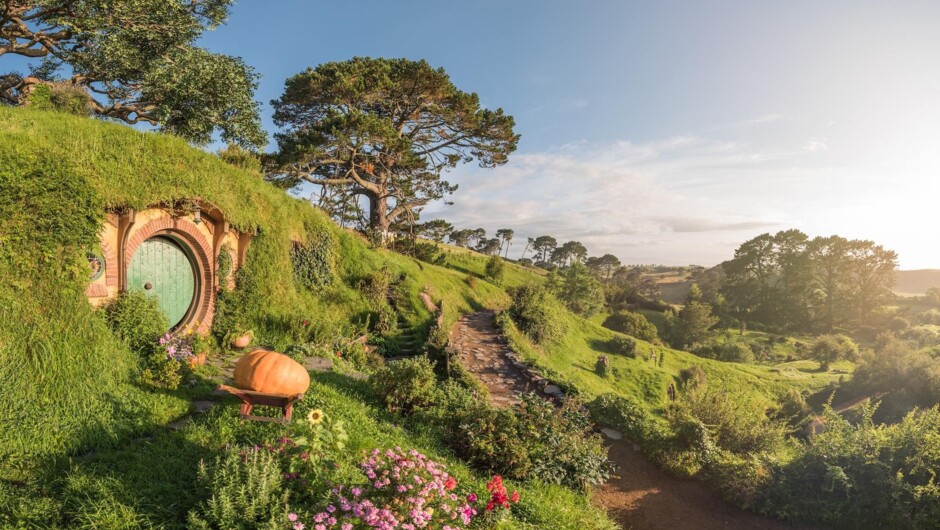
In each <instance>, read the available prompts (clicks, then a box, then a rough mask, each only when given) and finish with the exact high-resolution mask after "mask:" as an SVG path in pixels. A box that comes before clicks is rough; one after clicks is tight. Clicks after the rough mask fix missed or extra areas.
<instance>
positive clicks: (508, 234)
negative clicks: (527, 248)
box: [496, 228, 516, 256]
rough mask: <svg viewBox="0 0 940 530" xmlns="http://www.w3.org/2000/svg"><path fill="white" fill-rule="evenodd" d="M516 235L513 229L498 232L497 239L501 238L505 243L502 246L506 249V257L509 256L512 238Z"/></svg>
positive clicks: (502, 229)
mask: <svg viewBox="0 0 940 530" xmlns="http://www.w3.org/2000/svg"><path fill="white" fill-rule="evenodd" d="M515 234H516V232H515V231H513V229H511V228H500V229H499V230H497V231H496V237H498V238H500V239H501V240H502V241H503V242H502V245H503V246H505V247H506V256H509V245H511V244H512V243H510V242H511V241H512V236H514V235H515Z"/></svg>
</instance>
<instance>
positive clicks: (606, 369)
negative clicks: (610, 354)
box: [594, 355, 610, 377]
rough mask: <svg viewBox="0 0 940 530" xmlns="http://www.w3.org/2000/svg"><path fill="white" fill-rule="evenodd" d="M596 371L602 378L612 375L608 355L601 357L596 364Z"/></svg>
mask: <svg viewBox="0 0 940 530" xmlns="http://www.w3.org/2000/svg"><path fill="white" fill-rule="evenodd" d="M594 371H595V372H596V373H597V375H599V376H601V377H607V376H608V375H609V374H610V359H608V358H607V356H606V355H599V356H598V357H597V362H596V363H594Z"/></svg>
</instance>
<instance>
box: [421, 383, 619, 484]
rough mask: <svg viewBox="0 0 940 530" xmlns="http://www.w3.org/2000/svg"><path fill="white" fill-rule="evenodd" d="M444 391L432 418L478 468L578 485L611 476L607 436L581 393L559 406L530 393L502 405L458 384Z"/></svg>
mask: <svg viewBox="0 0 940 530" xmlns="http://www.w3.org/2000/svg"><path fill="white" fill-rule="evenodd" d="M444 394H445V396H446V397H444V398H442V399H441V400H440V402H439V403H438V405H437V406H436V407H434V409H432V410H430V411H428V412H427V413H426V419H427V420H428V422H429V423H433V424H436V425H438V426H439V427H440V428H441V429H442V430H443V431H444V432H445V436H444V438H445V440H446V441H447V444H448V445H449V446H450V447H451V448H452V449H453V450H454V452H455V453H457V455H459V456H460V457H461V458H462V459H463V460H465V461H467V462H468V463H470V465H472V466H473V467H475V468H477V469H480V470H483V471H487V472H492V473H499V474H502V475H505V476H507V477H511V478H515V479H520V480H522V479H536V480H540V481H542V482H547V483H552V484H564V485H567V486H570V487H577V488H580V487H583V486H584V485H587V484H598V483H601V482H603V481H604V480H606V479H607V478H608V477H609V476H610V473H611V471H612V467H611V464H610V463H609V462H608V461H607V450H606V449H605V447H604V444H603V441H602V440H601V438H600V436H599V435H597V434H595V433H593V426H592V422H591V421H590V418H589V417H588V416H587V415H586V414H585V413H584V412H583V411H582V407H581V405H580V403H579V402H578V401H577V400H575V399H569V400H567V401H566V402H565V405H563V406H562V407H561V408H556V407H555V406H554V405H552V404H551V403H549V402H548V401H545V400H544V399H542V398H539V397H537V396H535V395H526V396H523V402H522V403H521V404H520V405H519V406H517V407H516V408H515V409H502V408H496V407H493V406H492V405H490V404H489V403H488V402H487V400H485V399H480V398H479V396H478V395H477V394H475V393H474V392H472V391H470V390H468V389H466V388H463V387H460V386H458V385H456V384H450V385H448V387H447V390H446V392H445V393H444Z"/></svg>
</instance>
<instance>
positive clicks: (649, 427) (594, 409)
mask: <svg viewBox="0 0 940 530" xmlns="http://www.w3.org/2000/svg"><path fill="white" fill-rule="evenodd" d="M588 409H589V410H590V411H591V415H592V417H593V418H594V420H595V421H596V422H597V423H600V424H602V425H609V426H610V427H613V428H614V429H617V430H618V431H620V432H621V433H623V434H624V436H626V437H627V438H629V439H631V440H633V441H635V442H640V443H642V442H643V441H645V440H646V439H647V438H650V437H651V434H652V432H653V430H654V423H655V420H654V419H653V417H652V416H651V415H650V413H649V412H648V411H647V410H646V409H645V408H644V407H643V406H642V405H640V404H639V403H637V402H636V401H634V400H632V399H630V398H628V397H624V396H618V395H616V394H609V393H608V394H601V395H600V396H597V397H596V398H594V400H593V401H591V402H590V403H589V404H588Z"/></svg>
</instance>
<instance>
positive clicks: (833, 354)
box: [809, 335, 858, 370]
mask: <svg viewBox="0 0 940 530" xmlns="http://www.w3.org/2000/svg"><path fill="white" fill-rule="evenodd" d="M809 355H810V357H811V358H812V359H814V360H816V361H819V366H820V367H821V368H822V369H824V370H828V369H829V364H830V363H833V362H836V361H838V360H839V359H850V360H855V359H856V358H857V357H858V345H857V344H855V342H854V341H853V340H852V339H850V338H848V337H846V336H845V335H822V336H819V337H816V339H815V340H814V341H813V343H812V345H810V348H809Z"/></svg>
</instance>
